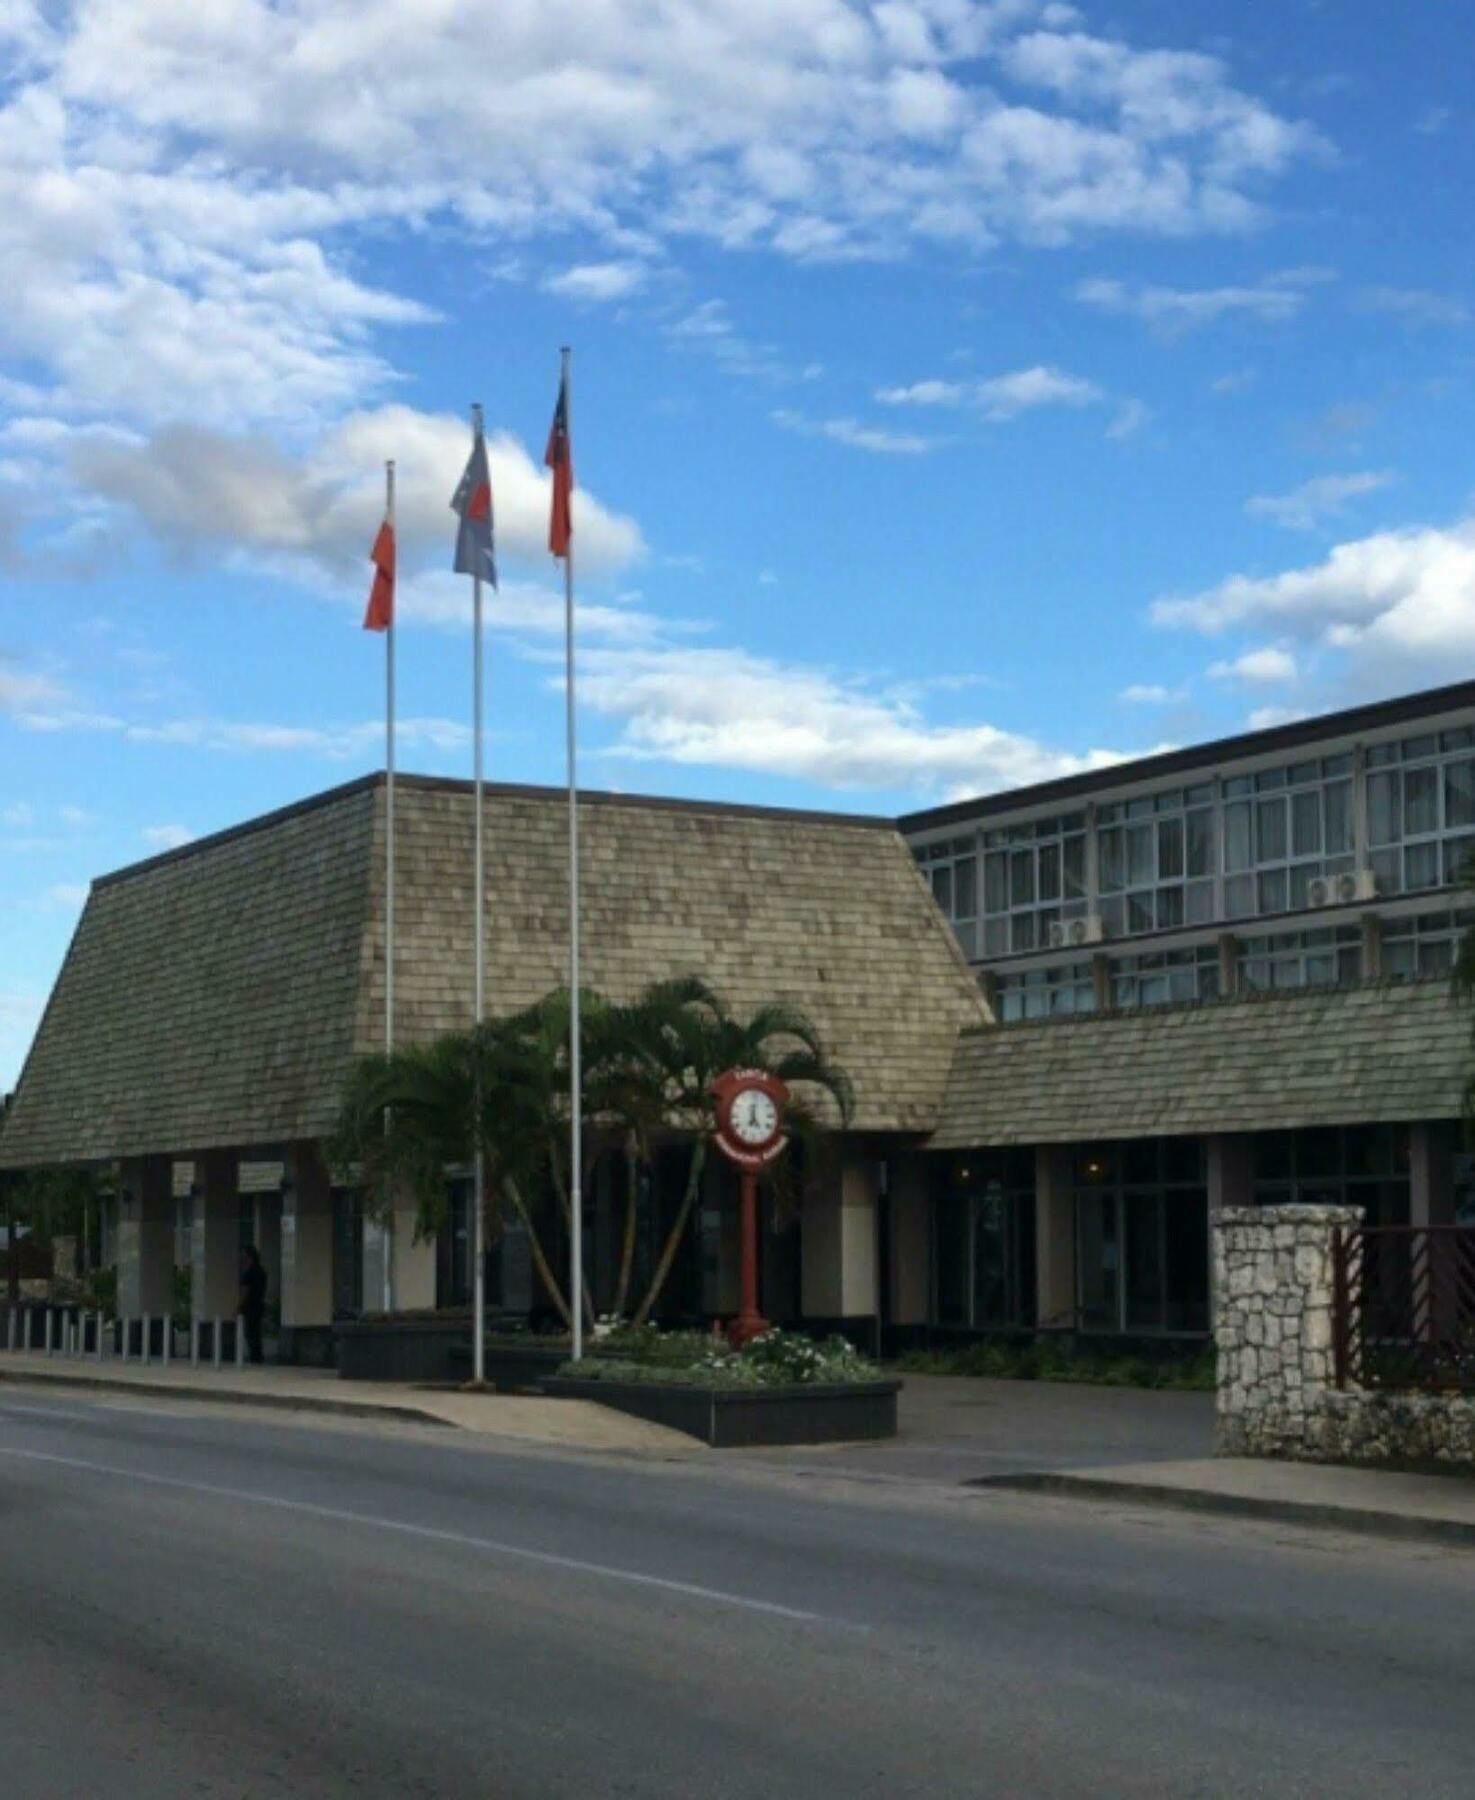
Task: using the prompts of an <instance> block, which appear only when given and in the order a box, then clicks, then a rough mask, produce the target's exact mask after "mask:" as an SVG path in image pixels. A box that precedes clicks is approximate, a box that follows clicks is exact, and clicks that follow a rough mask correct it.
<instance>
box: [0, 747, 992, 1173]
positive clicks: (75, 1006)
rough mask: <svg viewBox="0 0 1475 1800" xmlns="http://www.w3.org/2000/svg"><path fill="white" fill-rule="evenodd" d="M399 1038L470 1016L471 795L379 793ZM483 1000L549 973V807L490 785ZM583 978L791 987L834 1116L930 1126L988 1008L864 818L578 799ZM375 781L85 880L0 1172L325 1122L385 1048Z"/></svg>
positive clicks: (902, 866) (1, 1151)
mask: <svg viewBox="0 0 1475 1800" xmlns="http://www.w3.org/2000/svg"><path fill="white" fill-rule="evenodd" d="M396 795H397V825H396V857H397V881H396V943H397V953H396V965H395V974H396V980H395V996H396V1019H397V1026H398V1034H399V1036H400V1038H401V1041H410V1040H412V1039H426V1038H430V1037H433V1036H434V1035H436V1034H437V1033H439V1032H443V1031H446V1030H449V1029H453V1028H455V1027H458V1026H461V1025H464V1024H466V1023H467V1022H468V1020H469V1018H470V1013H471V878H472V867H471V845H472V826H473V816H472V801H471V792H470V788H469V785H468V784H465V783H458V782H449V781H440V780H434V779H428V778H419V777H401V779H400V781H399V782H398V784H397V788H396ZM485 804H486V811H485V832H486V893H487V936H486V992H487V999H488V1007H489V1010H490V1011H492V1012H502V1011H510V1010H513V1009H515V1008H517V1007H520V1006H523V1005H525V1004H527V1003H529V1002H531V1001H533V1000H535V999H537V998H538V997H539V996H540V995H541V994H543V993H545V992H547V990H548V989H549V988H551V987H553V986H555V985H557V984H559V983H560V982H562V981H563V980H565V979H566V969H567V962H566V958H567V929H568V908H567V889H566V884H567V867H568V865H567V823H568V815H567V806H566V802H565V800H564V797H563V795H562V794H561V793H560V792H558V791H557V790H551V789H530V788H510V787H495V786H489V787H488V789H487V794H486V803H485ZM580 819H581V830H582V845H583V889H582V892H583V908H582V912H583V926H584V980H585V982H586V984H587V985H589V986H591V987H595V988H598V989H600V990H602V991H604V992H607V993H609V994H610V995H612V996H613V997H616V998H626V997H630V996H633V995H634V994H635V993H636V992H638V991H639V989H640V988H642V987H643V986H645V985H646V984H647V983H648V982H650V981H653V980H656V979H660V978H663V977H666V976H670V975H679V974H686V973H696V974H699V975H701V976H703V977H704V978H705V979H706V980H707V981H708V982H709V983H710V984H711V985H712V986H713V987H714V988H715V989H717V991H718V992H719V993H721V994H722V996H723V997H724V999H726V1000H727V1002H728V1003H729V1004H730V1005H731V1006H732V1007H733V1008H734V1009H735V1010H737V1011H740V1012H741V1011H745V1010H747V1009H750V1008H752V1007H754V1006H756V1005H758V1004H759V1003H761V1002H764V1001H768V1000H773V999H779V1000H788V1001H794V1002H797V1003H799V1004H801V1005H802V1006H804V1007H805V1008H806V1010H807V1011H808V1012H809V1013H810V1014H811V1015H812V1016H813V1017H814V1018H815V1020H816V1022H817V1023H818V1025H819V1026H820V1028H821V1030H822V1032H823V1033H824V1036H825V1041H826V1045H827V1048H828V1049H829V1052H830V1054H831V1055H832V1057H833V1058H834V1060H835V1061H837V1062H838V1063H839V1064H840V1065H841V1066H842V1067H843V1068H845V1070H846V1071H847V1072H848V1073H849V1075H850V1077H851V1079H852V1081H853V1082H854V1084H855V1088H856V1094H857V1102H858V1106H857V1117H856V1120H855V1125H856V1128H857V1129H859V1130H865V1131H905V1132H926V1131H928V1130H930V1129H931V1128H932V1126H933V1125H935V1123H936V1122H937V1118H938V1115H939V1112H940V1109H941V1104H942V1097H943V1092H944V1088H945V1086H946V1082H947V1077H948V1069H949V1065H950V1062H951V1058H952V1050H953V1043H954V1040H955V1038H956V1036H957V1033H958V1031H959V1030H960V1029H961V1028H963V1027H965V1026H969V1025H974V1024H977V1023H980V1022H981V1021H983V1020H984V1019H986V1017H987V1014H986V1011H985V1009H984V1006H983V1002H982V999H981V997H980V995H979V993H978V989H977V986H976V983H975V981H974V979H973V977H972V975H971V973H970V971H969V970H968V967H967V965H966V963H965V962H964V961H963V959H962V957H961V955H960V954H959V952H958V950H957V948H956V946H955V944H954V942H953V939H952V936H951V933H950V932H949V931H948V929H947V926H946V924H945V923H944V921H943V919H942V916H941V914H940V913H939V912H938V911H937V909H936V907H935V906H934V905H933V903H932V900H931V897H930V895H929V894H928V892H927V890H926V887H925V885H924V883H923V882H922V880H921V878H920V876H919V875H918V874H917V871H916V869H915V866H914V864H913V860H912V857H911V855H910V853H909V852H908V850H907V848H906V845H905V843H904V842H903V841H902V839H901V838H900V836H899V835H898V834H897V833H896V831H895V830H894V829H893V828H891V827H890V826H889V825H888V824H886V823H885V822H883V821H875V820H864V819H848V818H841V817H834V816H830V815H818V814H803V813H784V812H779V811H776V810H770V809H760V808H737V807H723V806H718V805H703V804H700V803H684V802H680V803H678V802H670V801H664V802H663V801H651V800H644V799H638V798H627V797H623V796H615V795H595V794H590V795H583V796H581V800H580ZM383 833H384V785H383V780H382V778H380V777H372V778H369V779H367V780H364V781H360V782H355V783H352V784H350V785H349V786H347V787H345V788H340V789H337V790H334V791H333V792H331V793H328V794H325V795H321V796H318V797H317V798H316V799H314V800H311V801H308V802H305V803H303V804H302V805H301V806H298V807H293V808H289V809H287V811H285V812H283V813H279V814H273V815H268V816H267V817H265V818H263V819H260V820H255V821H252V822H251V823H250V824H248V825H246V826H243V827H240V828H239V829H237V830H235V831H231V832H225V833H222V834H221V835H220V836H218V837H216V838H209V839H204V840H202V841H200V842H199V843H196V844H192V845H189V846H187V847H186V848H184V849H182V850H179V851H173V852H170V853H168V854H167V855H165V856H163V857H159V858H155V859H153V860H152V861H151V862H148V863H143V864H139V865H137V866H136V867H135V868H132V869H127V870H123V871H121V872H120V873H119V874H117V875H113V876H108V877H105V878H104V879H102V880H100V881H98V882H96V883H95V884H94V886H93V889H92V893H91V895H90V897H89V899H88V903H87V906H86V909H85V910H84V912H83V915H82V918H81V921H80V923H79V925H78V928H77V932H76V935H75V937H74V939H73V942H72V946H71V949H70V950H69V952H68V955H67V958H66V961H65V963H64V965H63V968H62V971H61V974H60V976H59V977H58V980H57V984H56V988H55V990H54V992H53V994H52V997H51V1000H50V1003H49V1004H48V1007H47V1010H46V1013H45V1016H44V1018H43V1020H42V1024H41V1028H40V1030H39V1032H38V1034H37V1038H36V1042H35V1044H34V1046H33V1048H32V1051H31V1055H30V1058H29V1060H28V1061H27V1064H26V1067H25V1069H24V1071H23V1073H22V1076H21V1080H20V1084H19V1087H18V1089H17V1092H16V1096H15V1101H14V1104H13V1106H12V1108H11V1111H10V1115H9V1117H8V1119H7V1121H6V1125H5V1129H4V1132H3V1134H0V1167H4V1166H12V1167H15V1166H25V1165H28V1164H34V1163H39V1162H51V1161H74V1160H94V1159H104V1158H110V1157H116V1156H132V1155H143V1154H150V1153H164V1152H173V1153H176V1154H178V1155H188V1154H189V1153H190V1152H192V1151H196V1150H203V1149H207V1148H213V1147H238V1148H242V1149H245V1148H249V1147H251V1146H266V1147H274V1146H277V1145H280V1144H281V1143H282V1142H284V1141H285V1140H287V1139H290V1138H302V1137H315V1136H318V1135H320V1134H321V1133H322V1132H323V1131H324V1130H325V1129H326V1128H327V1127H328V1126H329V1124H330V1123H331V1121H332V1119H333V1116H334V1113H335V1111H336V1107H337V1101H338V1096H339V1093H340V1091H341V1087H342V1082H343V1077H344V1073H345V1070H346V1068H347V1066H348V1063H349V1061H350V1059H351V1057H352V1056H353V1055H354V1054H355V1053H358V1052H363V1051H370V1050H376V1049H378V1048H380V1047H381V1045H382V1042H383V984H384V880H383V869H384V856H383V849H384V838H383Z"/></svg>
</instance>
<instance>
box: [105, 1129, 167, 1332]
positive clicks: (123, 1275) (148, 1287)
mask: <svg viewBox="0 0 1475 1800" xmlns="http://www.w3.org/2000/svg"><path fill="white" fill-rule="evenodd" d="M173 1310H174V1164H173V1160H172V1159H171V1158H170V1157H167V1156H139V1157H130V1158H129V1159H128V1160H127V1161H126V1162H124V1164H123V1168H122V1180H121V1182H120V1184H119V1189H118V1317H119V1318H120V1319H137V1318H141V1317H142V1316H143V1315H144V1314H145V1313H149V1314H167V1313H172V1312H173Z"/></svg>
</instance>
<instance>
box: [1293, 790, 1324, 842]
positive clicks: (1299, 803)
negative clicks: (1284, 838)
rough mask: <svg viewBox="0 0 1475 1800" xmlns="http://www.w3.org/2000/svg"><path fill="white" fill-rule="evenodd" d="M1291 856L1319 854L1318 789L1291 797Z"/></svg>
mask: <svg viewBox="0 0 1475 1800" xmlns="http://www.w3.org/2000/svg"><path fill="white" fill-rule="evenodd" d="M1291 854H1292V855H1293V856H1320V854H1321V791H1320V789H1318V788H1309V789H1307V790H1306V791H1305V792H1304V793H1300V794H1293V795H1292V796H1291Z"/></svg>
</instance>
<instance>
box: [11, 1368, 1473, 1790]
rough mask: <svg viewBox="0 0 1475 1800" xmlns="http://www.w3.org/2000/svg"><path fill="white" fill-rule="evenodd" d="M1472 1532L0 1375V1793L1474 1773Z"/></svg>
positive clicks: (1028, 1785) (829, 1786)
mask: <svg viewBox="0 0 1475 1800" xmlns="http://www.w3.org/2000/svg"><path fill="white" fill-rule="evenodd" d="M1472 1677H1475V1557H1469V1556H1465V1555H1462V1554H1461V1553H1459V1552H1452V1551H1448V1550H1441V1551H1434V1550H1427V1549H1417V1548H1413V1547H1410V1546H1403V1545H1384V1544H1381V1543H1378V1542H1376V1541H1372V1540H1354V1539H1351V1538H1342V1537H1337V1536H1328V1535H1313V1534H1309V1533H1298V1532H1295V1531H1291V1530H1284V1529H1271V1528H1268V1527H1265V1526H1256V1525H1249V1524H1239V1523H1237V1522H1234V1523H1231V1522H1226V1521H1222V1520H1218V1521H1215V1520H1207V1519H1197V1518H1179V1517H1176V1516H1174V1515H1161V1514H1155V1513H1154V1514H1142V1515H1134V1514H1132V1513H1113V1512H1111V1511H1109V1510H1107V1509H1105V1508H1102V1507H1099V1506H1095V1505H1081V1504H1080V1503H1072V1502H1069V1501H1063V1500H1061V1501H1055V1500H1042V1499H1035V1498H1028V1499H1026V1498H1025V1497H1022V1496H1018V1495H1004V1494H999V1493H996V1492H995V1493H990V1492H987V1491H978V1490H972V1491H967V1490H962V1489H953V1490H948V1489H944V1488H942V1487H937V1488H933V1489H930V1490H923V1489H922V1488H920V1487H918V1488H916V1489H915V1490H906V1489H902V1488H900V1487H894V1486H892V1485H890V1484H887V1485H886V1486H885V1487H884V1488H882V1487H880V1486H878V1485H877V1484H874V1483H872V1484H869V1485H867V1484H866V1483H864V1482H860V1481H852V1480H850V1479H849V1478H846V1477H844V1476H841V1475H836V1476H833V1477H829V1478H824V1477H818V1476H815V1475H814V1474H812V1473H811V1474H807V1475H797V1474H788V1473H785V1472H783V1471H781V1470H778V1469H775V1468H774V1467H773V1466H771V1465H765V1466H763V1467H761V1468H759V1467H756V1466H754V1465H752V1464H746V1465H738V1464H733V1463H725V1464H724V1463H721V1462H720V1461H719V1462H717V1464H716V1465H715V1466H713V1464H712V1462H711V1461H708V1460H703V1459H697V1460H684V1461H680V1462H672V1463H670V1464H668V1465H661V1464H654V1465H653V1464H649V1463H636V1462H634V1461H623V1460H619V1459H615V1458H596V1457H589V1456H583V1457H579V1456H555V1455H551V1454H546V1453H541V1452H540V1453H531V1452H527V1451H512V1450H504V1449H501V1448H498V1447H496V1446H495V1444H494V1443H493V1441H491V1440H481V1441H480V1442H477V1443H473V1442H471V1441H469V1440H467V1439H464V1438H458V1437H453V1436H452V1435H451V1434H449V1433H441V1434H437V1433H434V1432H432V1431H430V1430H428V1429H427V1430H418V1429H416V1428H400V1429H396V1430H393V1431H386V1430H383V1429H378V1430H373V1431H371V1430H369V1429H367V1428H360V1427H349V1426H340V1427H325V1426H324V1425H322V1424H320V1423H317V1422H314V1423H312V1424H304V1423H298V1422H289V1423H280V1422H275V1421H272V1420H269V1419H266V1418H263V1417H261V1416H259V1415H254V1414H245V1413H242V1414H241V1415H239V1416H237V1415H235V1414H231V1413H226V1412H224V1411H223V1410H220V1411H217V1412H214V1413H211V1412H207V1411H205V1410H204V1409H195V1410H189V1409H186V1408H183V1407H173V1406H165V1405H163V1404H161V1405H160V1406H159V1407H158V1408H157V1409H156V1410H146V1409H144V1408H141V1407H134V1406H132V1405H129V1404H127V1403H123V1402H119V1403H116V1404H115V1403H110V1402H109V1403H105V1402H101V1401H80V1402H79V1401H76V1400H73V1399H71V1398H70V1397H68V1398H67V1399H66V1400H65V1401H63V1400H61V1399H58V1398H55V1397H53V1396H50V1395H46V1394H44V1393H43V1392H41V1391H40V1390H21V1389H17V1388H7V1389H6V1390H5V1392H4V1393H3V1394H0V1791H3V1792H4V1793H5V1794H15V1795H17V1796H24V1797H25V1800H34V1797H49V1796H54V1795H55V1796H60V1795H68V1796H70V1795H77V1796H84V1795H85V1796H88V1797H89V1800H90V1797H91V1796H98V1795H104V1796H108V1797H110V1800H111V1797H114V1796H116V1797H119V1800H130V1797H132V1796H144V1795H146V1796H150V1797H154V1796H161V1795H163V1796H168V1795H211V1796H214V1795H252V1796H255V1795H304V1796H336V1795H354V1796H356V1797H358V1800H369V1797H373V1796H380V1795H384V1796H388V1795H394V1796H417V1795H438V1796H463V1795H464V1796H488V1797H492V1796H495V1797H497V1800H503V1797H507V1800H514V1797H515V1800H522V1797H524V1796H526V1797H527V1800H535V1797H536V1800H564V1797H565V1796H575V1795H589V1796H596V1797H599V1800H605V1797H614V1796H635V1795H639V1796H672V1797H679V1800H708V1797H711V1800H723V1797H727V1796H733V1797H737V1796H743V1797H747V1796H755V1797H756V1796H763V1797H764V1800H783V1797H785V1796H790V1795H792V1796H796V1797H798V1796H803V1797H804V1800H828V1797H829V1796H836V1797H840V1796H844V1797H846V1800H864V1797H869V1796H883V1795H884V1796H886V1797H887V1800H897V1797H898V1796H911V1795H916V1796H924V1795H925V1796H929V1797H944V1796H954V1795H958V1796H970V1797H973V1796H979V1797H981V1796H988V1797H990V1800H992V1797H994V1796H1066V1795H1069V1796H1091V1797H1092V1800H1100V1797H1102V1796H1137V1795H1175V1796H1176V1795H1235V1796H1241V1795H1273V1796H1277V1797H1280V1796H1289V1795H1337V1796H1339V1797H1346V1796H1359V1795H1373V1794H1376V1795H1378V1796H1380V1797H1382V1800H1386V1797H1387V1796H1389V1795H1399V1796H1431V1797H1432V1796H1442V1795H1450V1796H1455V1795H1458V1796H1461V1797H1462V1800H1467V1797H1468V1796H1469V1795H1470V1794H1472V1793H1475V1707H1472V1704H1471V1699H1470V1694H1471V1687H1472Z"/></svg>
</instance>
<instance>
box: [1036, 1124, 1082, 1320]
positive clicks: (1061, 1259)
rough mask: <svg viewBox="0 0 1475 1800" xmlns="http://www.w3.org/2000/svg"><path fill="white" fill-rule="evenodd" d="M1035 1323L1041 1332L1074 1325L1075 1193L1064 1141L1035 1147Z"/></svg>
mask: <svg viewBox="0 0 1475 1800" xmlns="http://www.w3.org/2000/svg"><path fill="white" fill-rule="evenodd" d="M1035 1322H1036V1324H1037V1326H1038V1327H1039V1329H1040V1330H1041V1331H1071V1330H1073V1329H1074V1328H1075V1322H1076V1218H1075V1192H1074V1183H1073V1181H1072V1177H1071V1153H1070V1147H1069V1145H1066V1144H1041V1145H1040V1146H1039V1147H1038V1148H1037V1149H1036V1151H1035Z"/></svg>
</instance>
